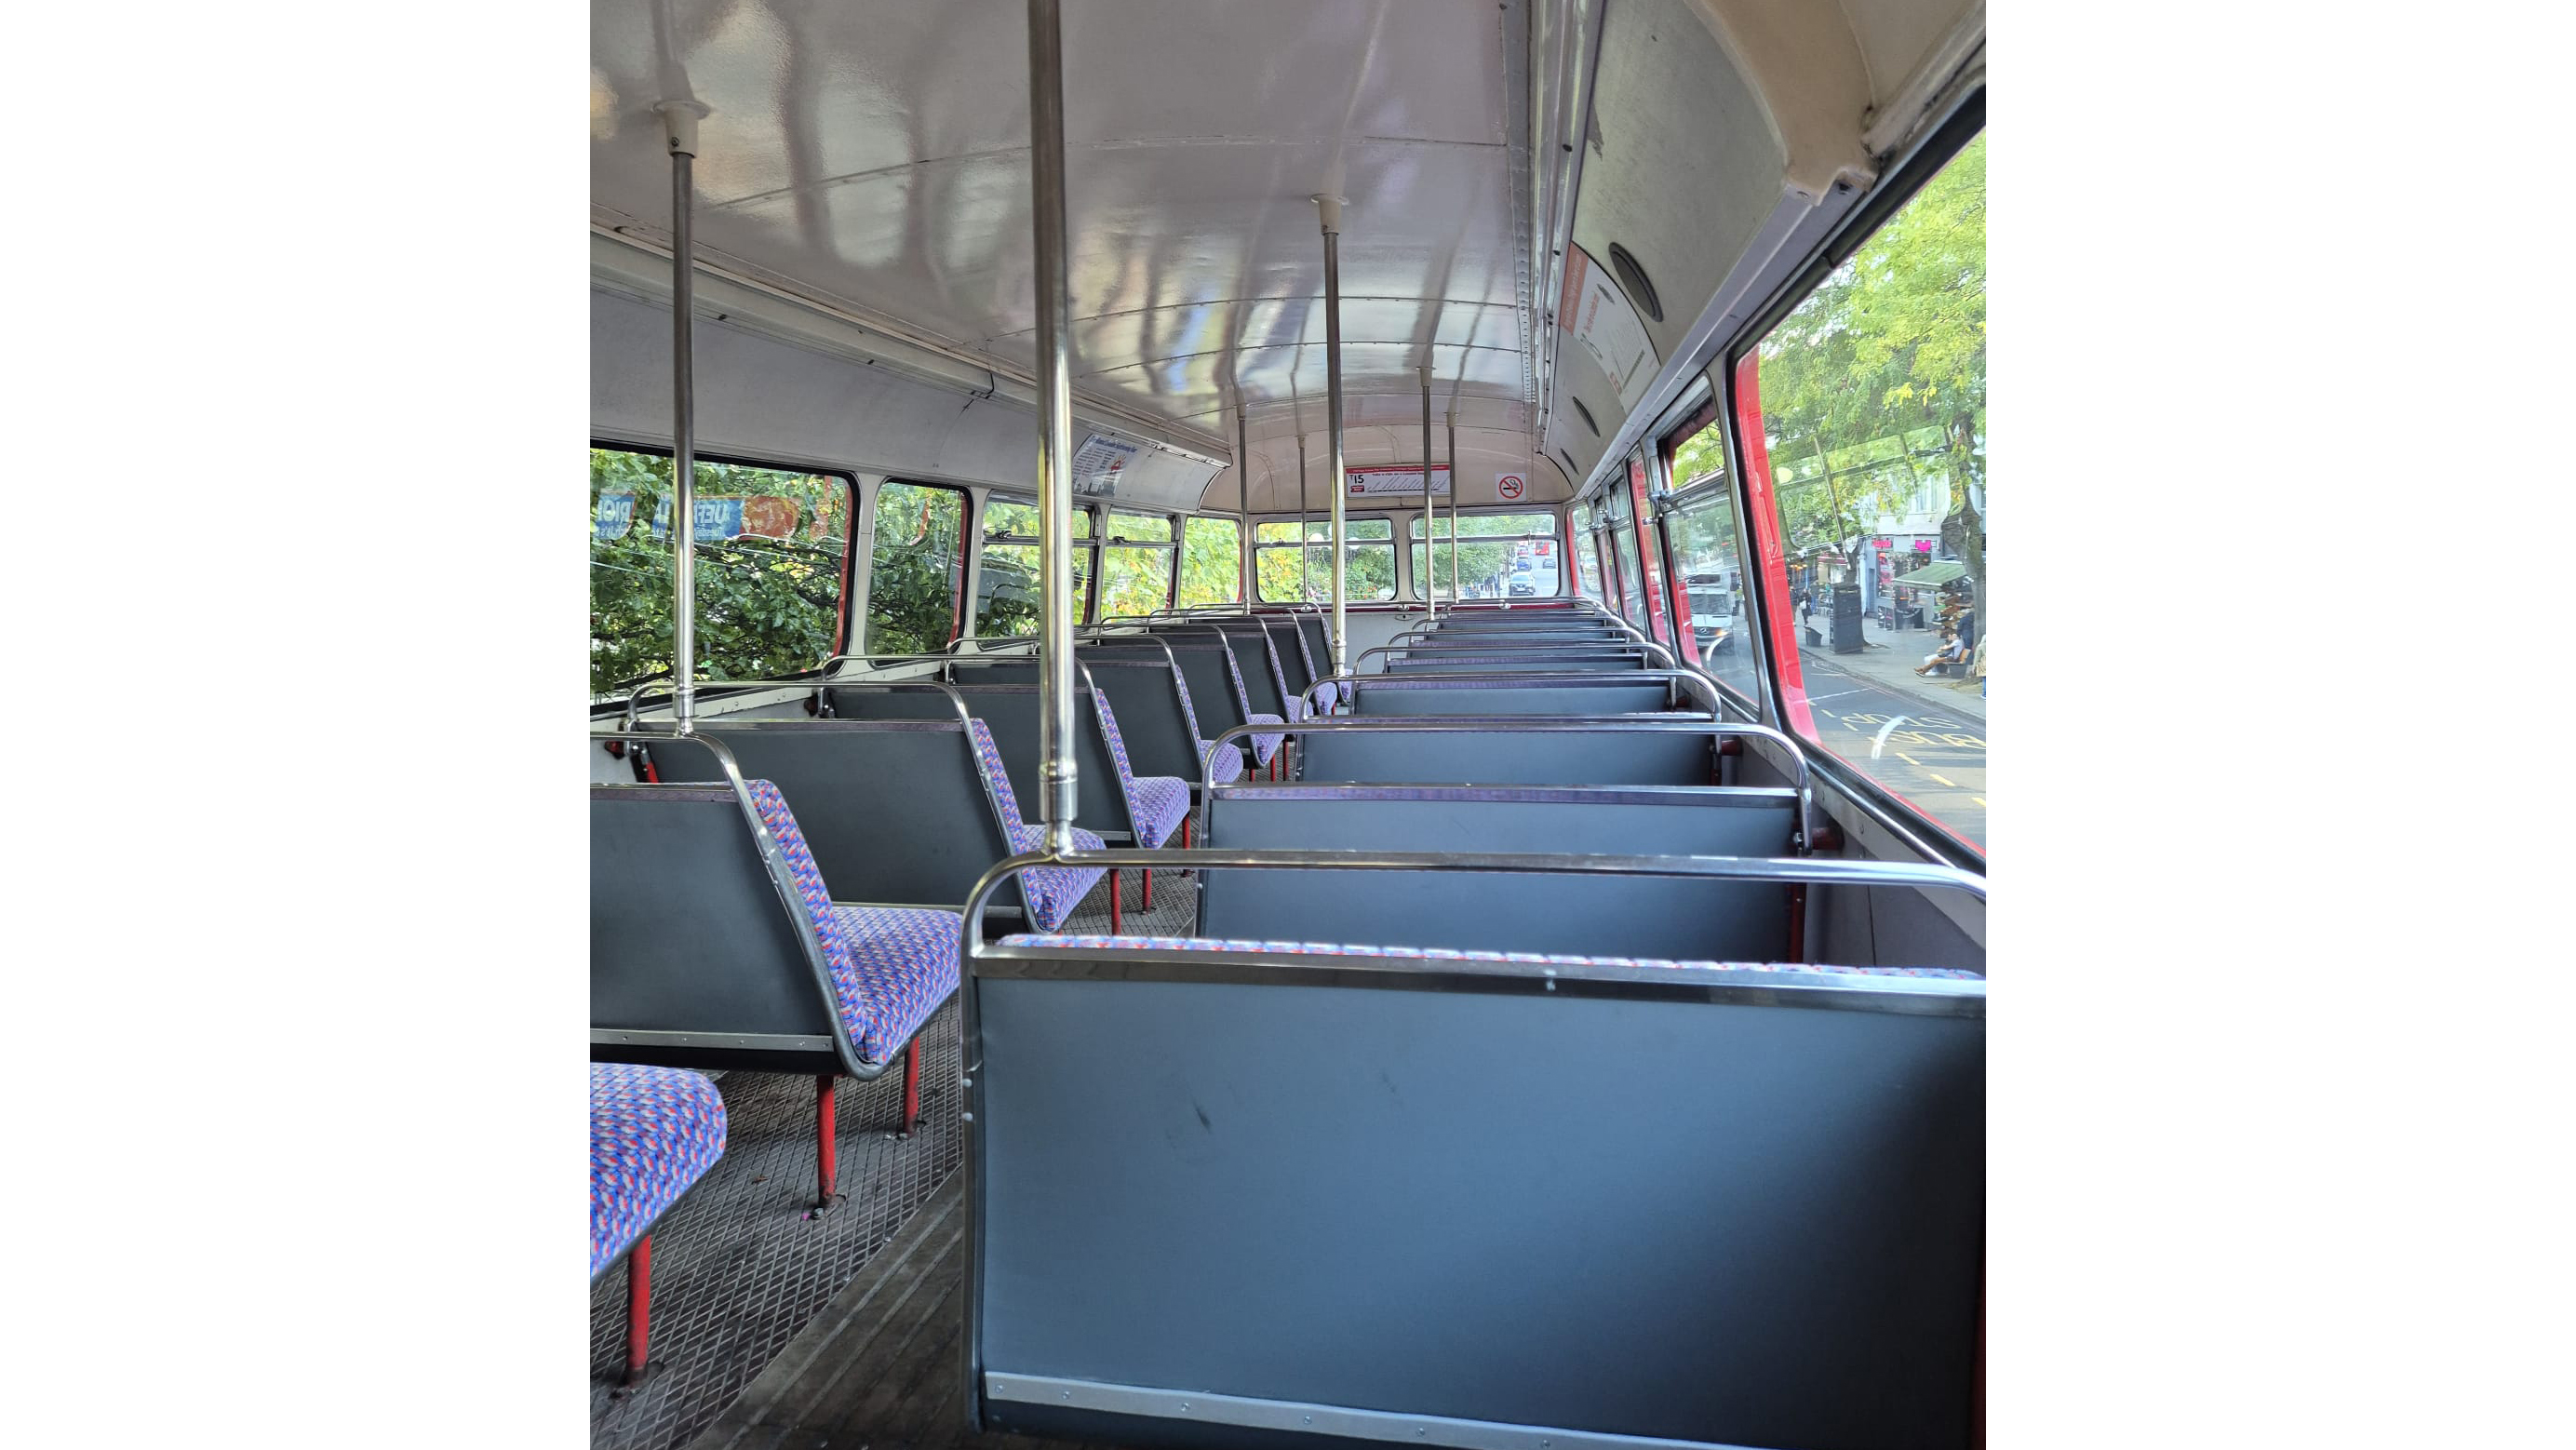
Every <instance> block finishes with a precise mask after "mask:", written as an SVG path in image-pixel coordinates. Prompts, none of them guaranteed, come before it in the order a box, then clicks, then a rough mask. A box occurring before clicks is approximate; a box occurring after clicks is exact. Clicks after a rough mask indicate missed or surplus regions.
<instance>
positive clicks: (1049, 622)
mask: <svg viewBox="0 0 2576 1450" xmlns="http://www.w3.org/2000/svg"><path fill="white" fill-rule="evenodd" d="M1029 183H1030V191H1031V201H1032V202H1033V206H1032V208H1031V215H1032V217H1033V219H1034V223H1035V231H1036V243H1037V304H1038V329H1037V333H1038V335H1037V349H1038V376H1037V384H1038V387H1037V394H1038V656H1039V664H1038V761H1039V765H1038V819H1039V820H1040V821H1042V822H1044V823H1045V827H1046V833H1045V840H1044V842H1043V843H1042V848H1043V849H1044V850H1046V851H1048V852H1051V853H1062V852H1066V851H1071V850H1072V849H1073V817H1074V810H1075V805H1076V802H1077V799H1078V793H1077V789H1076V787H1077V784H1078V777H1077V775H1076V769H1075V766H1074V761H1073V579H1072V564H1073V477H1072V472H1071V470H1072V466H1073V390H1072V383H1071V382H1070V381H1069V377H1068V374H1069V371H1070V369H1069V368H1068V365H1067V363H1068V359H1067V348H1068V345H1069V339H1068V337H1067V334H1068V332H1069V331H1070V328H1069V326H1068V318H1069V315H1070V310H1069V305H1068V302H1067V298H1066V291H1067V288H1066V282H1065V259H1064V25H1063V20H1062V17H1061V16H1060V15H1059V14H1058V12H1057V0H1029Z"/></svg>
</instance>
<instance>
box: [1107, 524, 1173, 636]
mask: <svg viewBox="0 0 2576 1450" xmlns="http://www.w3.org/2000/svg"><path fill="white" fill-rule="evenodd" d="M1172 553H1173V550H1172V519H1171V516H1170V515H1169V514H1126V513H1113V514H1111V515H1110V516H1109V540H1108V544H1107V547H1105V548H1104V549H1103V550H1102V551H1101V555H1100V617H1101V618H1102V619H1126V618H1131V617H1133V616H1136V615H1142V614H1151V613H1153V612H1154V611H1155V610H1157V609H1160V608H1162V607H1163V606H1164V605H1166V604H1168V603H1170V602H1171V598H1172Z"/></svg>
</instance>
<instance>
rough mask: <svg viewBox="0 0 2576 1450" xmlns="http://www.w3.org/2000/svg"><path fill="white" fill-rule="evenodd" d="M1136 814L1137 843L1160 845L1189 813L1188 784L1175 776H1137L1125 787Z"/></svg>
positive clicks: (1169, 837) (1141, 844) (1140, 844)
mask: <svg viewBox="0 0 2576 1450" xmlns="http://www.w3.org/2000/svg"><path fill="white" fill-rule="evenodd" d="M1238 773H1239V772H1238ZM1128 798H1129V799H1130V800H1131V801H1132V802H1133V807H1132V809H1133V810H1134V811H1135V813H1136V844H1137V845H1139V846H1146V847H1152V846H1159V845H1161V844H1163V843H1164V842H1165V841H1168V840H1170V839H1171V838H1172V832H1174V831H1175V830H1178V829H1179V828H1180V824H1181V817H1183V816H1186V815H1188V814H1189V813H1190V783H1189V782H1188V781H1186V780H1183V779H1181V778H1180V777H1179V776H1177V775H1140V776H1137V777H1136V778H1135V780H1134V781H1133V782H1132V783H1130V785H1129V786H1128Z"/></svg>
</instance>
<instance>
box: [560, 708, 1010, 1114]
mask: <svg viewBox="0 0 2576 1450" xmlns="http://www.w3.org/2000/svg"><path fill="white" fill-rule="evenodd" d="M697 753H698V754H699V755H700V756H701V757H703V756H704V752H703V751H700V752H697ZM666 758H671V757H665V756H663V755H662V754H661V753H660V750H659V746H658V744H657V748H656V754H655V761H656V764H657V768H658V766H659V763H660V762H661V761H662V760H664V759H666ZM764 834H765V833H764V832H763V830H762V829H761V828H760V827H759V825H758V823H757V819H756V817H755V818H752V819H748V820H747V819H746V816H745V812H744V810H743V807H742V805H741V802H740V801H739V800H738V799H737V797H736V796H735V795H734V793H733V791H732V789H731V788H730V787H729V786H726V785H694V786H692V785H596V786H593V787H591V792H590V1024H591V1044H592V1045H591V1054H592V1056H593V1057H594V1058H599V1059H604V1060H609V1061H617V1062H645V1063H660V1064H665V1065H691V1064H704V1063H710V1062H712V1063H714V1064H715V1065H722V1064H723V1063H725V1062H733V1063H736V1064H737V1065H751V1064H754V1063H758V1064H764V1065H767V1066H769V1067H770V1068H771V1070H774V1071H823V1072H832V1071H842V1070H846V1069H847V1068H848V1067H849V1066H851V1065H854V1064H855V1061H856V1052H855V1050H854V1049H852V1048H850V1046H849V1044H848V1039H847V1034H846V1032H845V1031H844V1030H843V1029H842V1027H841V1025H840V1022H839V1016H838V1014H837V1013H836V1012H835V1011H834V1010H833V1005H832V1004H833V997H832V990H831V979H830V976H829V969H828V968H827V967H826V966H825V965H824V964H823V962H822V959H821V952H820V945H819V943H818V942H812V941H810V940H809V938H810V937H811V935H812V933H813V932H814V930H815V927H814V923H813V921H812V918H811V914H810V912H809V911H808V909H807V908H806V907H804V906H803V904H802V897H801V896H800V895H799V894H798V893H797V892H796V891H795V890H793V889H792V887H791V888H786V889H782V887H781V885H780V879H779V875H778V873H777V872H776V871H775V870H773V868H772V867H771V865H770V864H769V863H768V861H767V859H766V857H765V854H764V847H765V846H770V845H774V841H765V840H764ZM963 899H964V896H963V893H961V894H960V896H959V900H960V901H962V900H963ZM728 1052H730V1053H731V1054H732V1055H731V1056H726V1055H725V1054H726V1053H728Z"/></svg>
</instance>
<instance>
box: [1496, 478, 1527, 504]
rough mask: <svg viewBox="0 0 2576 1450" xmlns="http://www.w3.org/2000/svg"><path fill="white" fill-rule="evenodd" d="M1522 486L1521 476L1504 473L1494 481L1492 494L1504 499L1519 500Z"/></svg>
mask: <svg viewBox="0 0 2576 1450" xmlns="http://www.w3.org/2000/svg"><path fill="white" fill-rule="evenodd" d="M1523 486H1524V485H1523V483H1522V480H1521V476H1520V475H1519V474H1517V473H1506V474H1503V475H1501V476H1500V477H1498V478H1496V479H1495V480H1494V492H1496V493H1498V494H1501V495H1502V496H1503V497H1505V498H1519V497H1520V496H1521V489H1522V487H1523Z"/></svg>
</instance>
